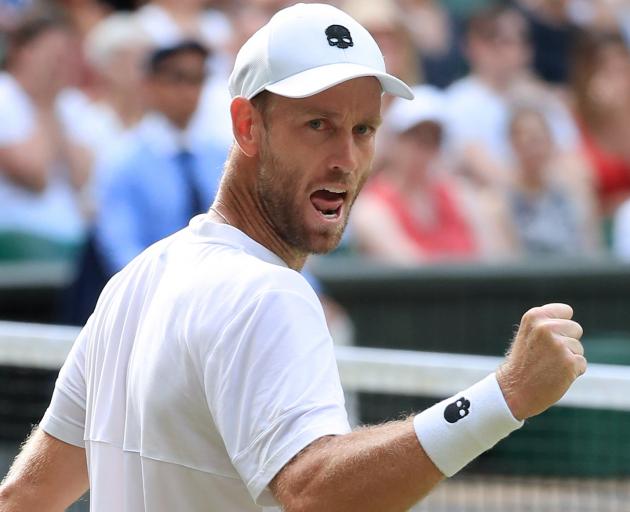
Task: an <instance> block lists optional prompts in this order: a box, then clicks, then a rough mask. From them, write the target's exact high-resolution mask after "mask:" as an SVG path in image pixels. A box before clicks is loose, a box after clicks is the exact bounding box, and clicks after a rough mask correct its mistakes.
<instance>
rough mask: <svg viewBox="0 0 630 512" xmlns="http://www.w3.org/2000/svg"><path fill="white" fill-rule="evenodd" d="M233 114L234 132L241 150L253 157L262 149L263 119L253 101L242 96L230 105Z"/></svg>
mask: <svg viewBox="0 0 630 512" xmlns="http://www.w3.org/2000/svg"><path fill="white" fill-rule="evenodd" d="M230 114H231V115H232V132H233V133H234V139H235V141H236V143H237V144H238V147H239V148H240V149H241V151H242V152H243V153H244V154H245V155H247V156H248V157H250V158H252V157H254V156H256V155H257V154H258V152H259V150H260V141H261V140H262V135H263V134H262V130H263V129H264V126H263V119H262V116H261V115H260V112H258V110H257V109H256V108H255V107H254V105H252V102H251V101H249V100H248V99H245V98H243V97H241V96H237V97H236V98H234V99H233V100H232V104H231V105H230Z"/></svg>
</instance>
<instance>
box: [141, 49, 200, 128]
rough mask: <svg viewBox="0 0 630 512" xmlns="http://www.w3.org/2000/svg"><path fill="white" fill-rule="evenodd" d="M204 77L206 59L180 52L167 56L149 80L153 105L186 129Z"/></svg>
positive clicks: (150, 97) (197, 100) (197, 101)
mask: <svg viewBox="0 0 630 512" xmlns="http://www.w3.org/2000/svg"><path fill="white" fill-rule="evenodd" d="M204 79H205V58H204V56H203V55H201V54H200V53H198V52H196V51H181V52H178V53H176V54H174V55H172V56H170V57H168V58H166V59H165V60H164V61H163V62H162V63H161V64H160V66H159V69H158V70H156V72H155V73H154V74H153V75H152V76H150V78H149V80H148V86H149V100H150V104H151V107H152V108H154V109H155V110H157V111H159V112H162V113H163V114H164V115H165V116H166V117H168V118H169V119H170V121H171V122H172V123H173V124H175V125H176V126H178V127H180V128H185V127H186V125H187V124H188V121H189V120H190V118H191V117H192V115H193V114H194V112H195V110H196V109H197V105H198V103H199V97H200V95H201V89H202V86H203V82H204Z"/></svg>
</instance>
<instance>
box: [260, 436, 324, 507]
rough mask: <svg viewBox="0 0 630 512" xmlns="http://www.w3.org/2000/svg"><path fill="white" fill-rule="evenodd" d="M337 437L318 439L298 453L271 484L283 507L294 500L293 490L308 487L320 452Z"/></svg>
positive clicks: (271, 488)
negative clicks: (313, 465)
mask: <svg viewBox="0 0 630 512" xmlns="http://www.w3.org/2000/svg"><path fill="white" fill-rule="evenodd" d="M334 437H335V436H323V437H320V438H319V439H316V440H315V441H313V442H312V443H311V444H309V445H308V446H307V447H306V448H304V449H303V450H301V451H300V452H298V453H297V454H296V455H295V456H294V457H293V458H292V459H291V460H290V461H289V462H287V463H286V464H285V465H284V466H283V467H282V469H281V470H280V471H278V473H277V474H276V476H274V477H273V480H271V482H270V483H269V490H270V491H271V494H272V495H273V497H274V498H275V499H276V501H277V502H278V503H280V505H282V506H283V507H284V506H286V505H287V503H289V502H290V501H291V500H292V495H291V493H292V491H291V490H292V489H295V488H304V487H306V486H307V485H308V478H309V475H310V474H312V473H311V470H312V464H316V462H315V461H316V458H317V455H318V452H319V451H320V450H322V449H324V448H325V447H326V446H327V445H328V443H330V440H331V439H333V438H334Z"/></svg>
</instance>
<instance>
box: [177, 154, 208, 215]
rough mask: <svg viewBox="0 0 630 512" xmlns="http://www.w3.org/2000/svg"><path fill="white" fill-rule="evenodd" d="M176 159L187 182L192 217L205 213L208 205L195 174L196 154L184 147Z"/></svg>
mask: <svg viewBox="0 0 630 512" xmlns="http://www.w3.org/2000/svg"><path fill="white" fill-rule="evenodd" d="M176 160H177V165H178V166H179V169H180V171H181V173H182V177H183V178H184V182H185V184H186V189H187V196H188V207H189V212H190V217H194V216H195V215H198V214H200V213H204V212H205V211H206V209H207V205H206V204H205V201H204V200H203V197H202V194H201V190H200V189H199V183H198V181H197V177H196V175H195V156H194V155H193V154H192V153H191V152H190V151H188V150H185V149H183V150H182V151H180V152H179V153H177V156H176Z"/></svg>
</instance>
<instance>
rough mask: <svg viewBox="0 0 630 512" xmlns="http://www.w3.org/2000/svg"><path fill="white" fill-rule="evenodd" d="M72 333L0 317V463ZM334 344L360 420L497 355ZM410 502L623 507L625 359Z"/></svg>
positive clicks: (406, 406) (596, 511) (592, 368)
mask: <svg viewBox="0 0 630 512" xmlns="http://www.w3.org/2000/svg"><path fill="white" fill-rule="evenodd" d="M77 333H78V329H76V328H73V327H65V326H52V325H41V324H23V323H16V322H0V440H1V442H0V445H1V446H2V447H3V448H2V449H1V450H0V459H2V457H3V456H4V460H0V471H2V470H6V467H7V466H8V463H9V462H8V459H9V458H10V456H12V454H13V452H14V451H16V450H17V444H18V442H19V441H20V440H21V439H22V438H23V437H24V435H25V434H26V433H27V432H28V430H29V429H30V426H31V424H32V423H35V422H37V421H38V419H39V417H41V414H42V413H43V410H44V409H45V407H46V406H47V404H48V401H49V399H50V394H51V393H52V389H53V386H54V379H55V377H56V373H57V371H58V369H59V367H60V366H61V364H62V363H63V361H64V359H65V357H66V354H67V352H68V351H69V349H70V346H71V345H72V342H73V340H74V338H75V337H76V335H77ZM336 350H337V360H338V364H339V370H340V373H341V378H342V382H343V384H344V389H345V390H346V391H347V392H348V393H351V394H353V395H354V396H353V397H352V399H353V400H356V401H357V402H358V415H359V418H360V420H361V421H363V422H369V423H373V422H380V421H384V420H388V419H395V418H398V417H401V415H403V414H405V413H410V412H412V411H418V410H421V409H423V408H426V407H428V406H430V405H431V404H432V403H434V402H435V401H437V400H439V399H442V398H444V397H446V396H450V395H452V394H454V393H456V392H458V391H460V390H462V389H464V388H466V387H468V386H469V385H471V384H472V383H474V382H476V381H478V380H479V379H481V378H483V377H484V376H486V375H487V374H488V373H490V372H491V371H493V370H494V369H495V368H496V367H497V366H498V365H499V363H500V362H501V359H500V358H496V357H488V356H475V355H464V354H442V353H431V352H413V351H403V350H388V349H374V348H365V347H356V346H338V347H337V348H336ZM82 506H83V507H87V505H86V504H83V505H82ZM79 507H81V506H79ZM73 510H87V508H75V509H73ZM413 511H414V512H421V511H423V512H424V511H427V512H455V511H457V512H504V511H510V512H511V511H515V512H521V511H522V512H525V511H528V512H529V511H536V512H552V511H553V512H556V511H558V512H561V511H562V512H565V511H571V512H628V511H630V367H629V366H622V365H604V364H591V365H589V369H588V371H587V373H586V374H585V375H584V376H583V377H581V378H580V379H579V380H578V381H577V382H576V384H575V385H574V386H573V387H572V389H571V390H570V391H569V392H568V393H567V395H566V396H565V397H564V398H563V399H562V400H561V401H560V403H559V404H558V405H557V406H555V407H553V408H552V409H550V410H549V411H547V412H545V413H543V414H542V415H540V416H538V417H536V418H532V419H531V420H528V421H527V422H526V425H525V426H524V427H523V428H522V429H521V430H519V431H518V432H515V433H514V434H512V435H511V436H510V437H509V438H508V439H506V440H504V441H502V442H501V443H499V445H497V446H496V447H495V448H494V449H492V450H491V451H489V452H488V453H486V454H484V455H482V456H481V457H480V458H479V459H478V460H477V461H475V462H473V463H472V464H471V465H470V466H469V467H467V468H466V469H465V470H463V471H462V472H461V473H460V474H459V475H457V476H456V477H454V478H451V479H449V480H448V481H446V482H444V483H443V484H441V485H440V486H438V488H437V489H435V490H434V492H433V493H432V494H431V495H430V496H429V497H428V498H427V499H426V500H424V501H423V502H422V503H421V504H418V505H417V506H416V507H414V509H413ZM359 512H360V511H359Z"/></svg>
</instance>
